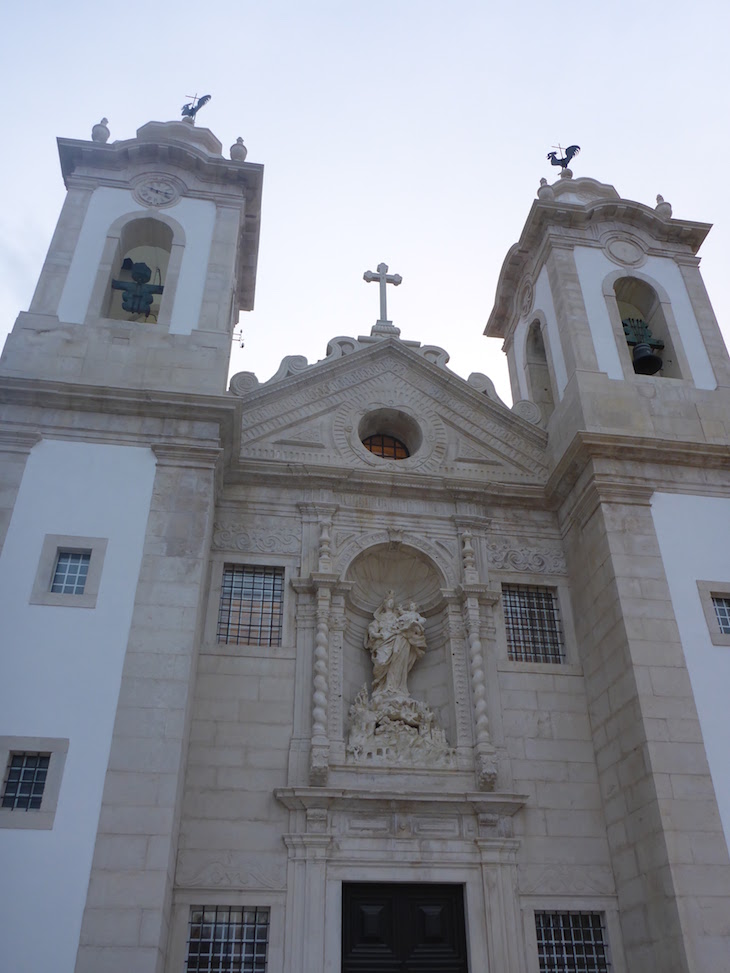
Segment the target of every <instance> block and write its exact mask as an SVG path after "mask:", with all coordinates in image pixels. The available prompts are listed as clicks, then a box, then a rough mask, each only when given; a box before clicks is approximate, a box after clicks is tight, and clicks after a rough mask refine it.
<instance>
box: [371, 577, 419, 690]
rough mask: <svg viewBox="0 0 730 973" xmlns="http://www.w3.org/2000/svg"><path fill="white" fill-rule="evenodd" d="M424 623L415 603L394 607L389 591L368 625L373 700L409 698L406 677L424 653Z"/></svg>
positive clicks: (392, 597)
mask: <svg viewBox="0 0 730 973" xmlns="http://www.w3.org/2000/svg"><path fill="white" fill-rule="evenodd" d="M425 624H426V619H425V618H424V617H423V615H421V614H420V613H419V611H418V608H417V607H416V603H415V602H414V601H412V602H410V603H409V605H408V607H407V608H404V607H403V606H402V605H396V602H395V595H394V593H393V592H392V591H389V592H388V594H387V595H386V596H385V598H384V600H383V603H382V604H381V605H380V607H379V608H377V609H376V610H375V612H374V617H373V621H372V622H371V623H370V624H369V625H368V630H367V634H366V636H365V648H366V649H369V650H370V658H371V659H372V662H373V698H375V697H377V696H381V695H383V694H388V695H390V696H397V697H400V698H402V699H408V698H409V695H410V694H409V692H408V673H409V672H410V671H411V669H412V668H413V666H414V665H415V664H416V662H417V661H418V660H419V659H420V658H421V656H422V655H423V653H424V652H425V651H426V633H425V628H424V626H425Z"/></svg>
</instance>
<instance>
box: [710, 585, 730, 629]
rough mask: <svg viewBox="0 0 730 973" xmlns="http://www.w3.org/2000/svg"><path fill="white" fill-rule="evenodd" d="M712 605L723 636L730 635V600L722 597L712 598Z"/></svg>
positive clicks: (714, 596)
mask: <svg viewBox="0 0 730 973" xmlns="http://www.w3.org/2000/svg"><path fill="white" fill-rule="evenodd" d="M712 605H713V608H714V609H715V615H716V616H717V624H718V625H719V626H720V631H721V632H722V634H723V635H730V598H725V597H723V596H722V595H713V596H712Z"/></svg>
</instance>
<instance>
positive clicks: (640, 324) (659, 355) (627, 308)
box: [613, 277, 683, 378]
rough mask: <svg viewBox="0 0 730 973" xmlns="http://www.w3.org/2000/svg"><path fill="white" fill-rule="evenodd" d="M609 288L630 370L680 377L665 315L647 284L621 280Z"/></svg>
mask: <svg viewBox="0 0 730 973" xmlns="http://www.w3.org/2000/svg"><path fill="white" fill-rule="evenodd" d="M613 288H614V293H615V295H616V304H617V306H618V312H619V316H620V318H621V325H622V327H623V332H624V337H625V340H626V343H627V345H628V347H629V351H630V352H631V359H632V365H633V368H634V371H635V372H636V373H637V374H640V375H661V376H663V377H665V378H682V377H683V376H682V372H681V370H680V367H679V362H678V361H677V354H676V352H675V348H674V343H673V341H672V335H671V331H670V328H669V324H668V321H667V315H666V314H665V311H664V307H663V305H662V301H661V300H660V298H659V295H658V294H657V292H656V291H655V290H654V288H653V287H652V286H651V284H649V283H647V282H646V281H644V280H640V279H639V278H637V277H621V278H619V279H618V280H617V281H615V283H614V285H613Z"/></svg>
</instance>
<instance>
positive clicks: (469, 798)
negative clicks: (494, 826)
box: [274, 787, 528, 817]
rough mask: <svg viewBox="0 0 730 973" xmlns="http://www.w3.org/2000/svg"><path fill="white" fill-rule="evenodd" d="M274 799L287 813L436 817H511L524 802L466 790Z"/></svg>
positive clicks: (316, 793)
mask: <svg viewBox="0 0 730 973" xmlns="http://www.w3.org/2000/svg"><path fill="white" fill-rule="evenodd" d="M274 797H275V798H276V799H277V800H278V801H280V802H281V803H282V804H283V805H284V807H286V808H287V809H288V810H289V811H307V810H310V809H311V808H327V809H330V810H347V811H361V812H362V811H365V812H370V813H373V812H377V811H380V810H383V811H391V810H404V809H407V808H411V809H413V810H417V811H419V812H424V811H431V812H434V813H438V814H443V813H444V812H450V813H452V814H454V813H456V814H465V813H467V814H493V815H494V814H496V815H499V816H500V817H511V816H512V815H514V814H516V813H517V812H518V811H519V810H520V809H521V808H522V807H524V805H525V804H526V803H527V799H528V798H527V795H525V794H502V793H498V792H493V793H485V792H481V791H473V792H471V791H465V792H458V793H453V794H449V793H448V792H444V791H443V790H438V789H434V790H433V791H431V792H429V793H424V792H423V791H420V792H417V793H411V792H409V791H383V792H378V791H374V790H369V791H366V790H358V789H355V788H343V789H340V788H333V787H279V788H277V789H276V790H275V791H274Z"/></svg>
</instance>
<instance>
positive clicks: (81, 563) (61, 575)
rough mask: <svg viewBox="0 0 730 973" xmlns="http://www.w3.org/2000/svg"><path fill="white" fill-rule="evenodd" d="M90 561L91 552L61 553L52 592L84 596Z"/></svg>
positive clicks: (59, 553) (55, 569) (57, 561)
mask: <svg viewBox="0 0 730 973" xmlns="http://www.w3.org/2000/svg"><path fill="white" fill-rule="evenodd" d="M90 561H91V551H59V552H58V557H57V558H56V566H55V568H54V571H53V580H52V581H51V591H52V592H54V593H55V594H61V595H83V593H84V589H85V588H86V578H87V576H88V574H89V563H90Z"/></svg>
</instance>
